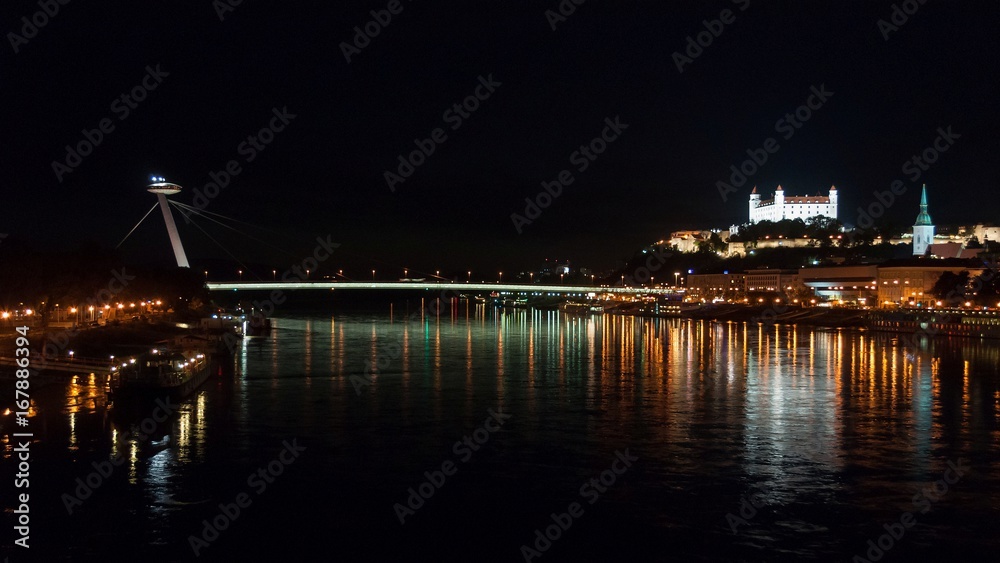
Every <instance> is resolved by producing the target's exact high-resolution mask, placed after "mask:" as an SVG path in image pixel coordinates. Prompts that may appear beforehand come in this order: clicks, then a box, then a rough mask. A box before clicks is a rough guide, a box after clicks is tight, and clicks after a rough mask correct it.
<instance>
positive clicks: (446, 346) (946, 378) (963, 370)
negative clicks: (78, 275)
mask: <svg viewBox="0 0 1000 563" xmlns="http://www.w3.org/2000/svg"><path fill="white" fill-rule="evenodd" d="M426 303H428V302H426V301H425V302H423V303H420V304H419V305H418V304H416V303H414V304H411V305H410V306H409V307H405V306H404V307H396V308H394V309H393V311H392V313H391V314H385V315H360V314H349V315H333V316H330V315H327V316H308V317H303V318H291V317H290V318H281V319H276V320H275V321H274V324H273V326H274V330H273V331H272V334H271V336H270V337H268V338H265V339H262V340H261V341H259V342H255V343H253V344H241V345H240V346H238V348H237V350H236V358H235V363H236V365H237V366H238V369H237V374H236V375H235V376H234V377H231V378H229V379H225V378H223V379H218V378H217V379H212V380H210V381H209V383H206V385H205V386H204V387H203V388H202V389H201V390H199V392H198V393H197V395H195V396H194V397H192V398H190V399H188V400H186V401H184V402H183V403H182V404H181V406H180V408H178V409H177V412H176V413H175V414H173V415H172V416H171V417H169V418H168V419H167V420H166V421H164V422H162V423H160V424H159V425H158V426H157V429H156V432H152V433H151V434H152V435H153V439H156V440H159V439H161V437H162V436H163V435H169V436H170V445H169V447H166V448H163V449H160V450H156V449H150V448H149V446H148V441H145V440H139V439H137V438H136V437H135V435H136V433H137V432H138V431H141V426H142V422H143V420H144V419H145V418H146V417H149V416H150V415H151V412H144V413H138V414H135V415H132V416H131V417H130V418H123V417H118V416H112V415H108V413H107V412H106V410H107V408H106V401H105V399H104V392H105V391H104V387H105V384H106V382H104V381H102V380H101V378H91V377H87V376H80V377H76V378H73V379H72V380H70V381H66V382H64V383H61V384H60V385H61V386H60V387H59V395H58V396H57V397H56V400H55V401H54V404H58V405H59V410H60V412H59V417H58V424H52V425H50V427H51V428H53V429H54V430H52V431H50V432H49V433H48V434H47V435H46V436H45V438H44V439H45V440H46V443H48V444H60V445H61V444H64V445H65V449H66V451H67V452H68V453H67V456H68V457H73V456H75V455H77V454H83V453H90V454H93V455H94V456H95V457H96V458H98V459H99V458H100V456H105V455H112V456H114V455H122V456H123V457H124V458H125V459H126V460H127V469H126V471H127V475H128V483H129V485H130V486H131V487H132V489H130V490H135V491H140V492H141V494H142V495H143V498H144V501H145V502H146V503H147V504H148V505H149V506H152V507H160V508H154V509H152V510H151V511H150V513H149V514H148V515H144V516H142V517H143V518H146V519H147V521H144V522H143V525H144V526H146V527H147V528H148V529H150V530H152V532H151V534H152V535H153V536H155V537H159V536H160V535H161V534H164V533H165V532H164V530H165V529H166V527H167V526H169V525H170V523H171V522H173V520H172V519H174V518H175V516H174V513H175V512H176V511H177V508H176V507H175V506H174V504H173V501H172V500H171V499H177V498H184V497H185V496H187V497H190V496H191V493H190V491H192V490H201V488H202V487H207V486H205V485H203V484H202V482H203V479H204V478H205V475H206V474H208V475H210V476H212V477H214V479H215V480H214V481H212V486H218V487H222V488H223V490H230V491H231V490H233V488H234V487H237V486H241V484H240V483H239V482H235V484H234V482H233V481H232V480H233V478H234V477H233V474H234V471H233V469H232V464H234V463H239V464H241V465H239V467H240V468H241V470H240V471H236V472H235V473H237V474H238V477H241V478H242V477H243V476H244V475H246V472H249V471H252V470H253V469H254V468H256V467H259V466H260V464H261V463H262V462H266V461H268V459H267V458H266V457H264V458H262V454H261V447H262V446H261V445H262V444H264V445H265V446H267V447H270V446H272V445H274V444H277V443H280V441H281V440H283V439H286V438H288V437H291V436H298V437H300V438H301V439H302V441H303V442H304V443H309V444H310V450H309V458H308V459H309V461H306V462H304V463H303V465H302V466H301V467H302V469H300V468H299V467H300V466H296V470H297V471H301V472H302V473H300V475H301V476H302V477H301V480H300V478H296V480H294V481H295V482H294V483H293V482H291V481H292V480H290V481H283V482H282V485H281V486H282V487H287V488H288V490H290V491H291V490H294V491H295V494H292V493H289V494H288V498H289V499H291V500H289V501H288V503H289V506H286V505H281V503H282V502H284V501H283V500H281V499H279V498H278V497H279V496H280V495H275V496H274V497H269V499H268V502H274V503H276V505H279V506H281V508H284V509H286V510H289V511H295V510H302V511H307V510H312V509H313V508H315V507H313V506H311V505H310V504H309V503H310V502H311V500H310V499H311V498H312V497H314V496H320V497H323V495H327V496H325V497H323V498H324V499H325V500H331V499H330V496H329V495H338V494H341V493H340V492H339V490H340V489H339V488H336V491H334V492H329V493H328V492H327V491H331V490H332V488H331V487H330V485H329V480H328V478H329V474H330V473H331V472H332V473H333V474H335V475H336V476H337V477H339V478H341V479H343V480H344V481H343V482H350V483H352V487H351V488H352V489H356V490H358V491H364V497H365V498H363V499H362V498H360V497H359V499H357V501H358V502H357V504H355V505H352V504H350V500H351V499H347V500H346V501H345V500H344V499H343V498H340V497H335V498H337V499H339V500H341V501H344V502H345V503H346V504H345V505H344V509H343V512H344V513H350V514H354V513H358V514H362V515H365V514H367V513H366V512H365V511H367V510H375V509H370V508H367V507H368V506H369V504H366V503H368V502H369V495H371V496H374V497H378V498H395V497H393V495H397V494H398V493H399V492H400V491H403V490H406V487H407V486H409V485H412V482H411V481H412V477H413V475H419V474H420V472H421V471H424V470H425V469H427V468H428V467H430V465H429V464H433V463H440V456H443V455H447V452H448V447H449V446H450V444H451V443H452V441H453V440H454V439H455V438H456V437H457V436H461V435H462V433H463V432H468V431H469V429H471V428H474V427H475V426H476V425H478V424H480V423H481V421H482V416H483V414H484V412H485V410H486V409H487V408H494V409H498V410H501V411H504V412H510V413H516V418H515V419H512V422H511V424H510V425H509V426H505V427H504V430H503V433H502V434H501V435H498V436H497V440H496V442H495V444H494V443H492V442H491V444H494V445H492V446H491V448H492V449H491V450H490V451H491V452H493V453H490V454H484V455H483V456H482V457H481V460H482V461H480V458H477V463H480V464H481V465H477V466H476V468H473V467H472V466H469V467H470V470H469V471H467V473H468V474H469V476H463V478H462V479H465V480H466V481H461V483H465V484H464V485H461V484H459V483H460V481H455V483H456V484H455V486H454V487H455V490H457V489H459V488H461V487H473V485H471V484H470V483H472V482H473V478H472V477H471V475H472V473H473V469H474V470H475V471H483V472H485V471H495V472H496V473H497V474H496V475H490V476H489V478H490V481H489V482H490V486H491V487H493V486H497V487H501V490H502V487H503V486H505V483H506V486H508V487H510V488H509V489H507V490H506V492H508V493H510V496H512V497H518V498H520V497H519V496H518V495H521V496H524V494H523V493H524V489H522V488H520V487H523V486H524V482H525V481H526V480H535V481H537V484H536V485H534V486H535V488H534V489H532V490H533V491H542V492H540V493H539V494H542V495H544V494H549V493H546V492H545V491H569V494H575V491H576V490H577V489H578V488H579V485H580V482H582V481H581V479H584V478H589V477H591V476H592V475H593V472H594V470H595V469H601V468H603V466H604V464H606V459H605V458H606V454H608V453H609V452H613V451H614V450H615V449H618V448H624V447H632V448H634V451H636V452H641V458H642V469H641V470H639V471H637V473H636V475H637V476H636V477H630V479H637V480H638V481H636V482H637V483H640V484H641V486H639V487H638V488H639V489H641V493H635V494H634V495H633V496H631V497H627V498H628V499H629V501H628V503H629V504H628V506H627V508H621V510H622V512H621V513H620V514H619V515H625V516H627V517H634V518H635V519H636V520H641V521H642V522H648V523H649V524H648V525H650V526H653V527H658V528H657V530H654V531H662V530H676V529H681V530H686V531H692V533H693V530H694V528H695V527H696V526H698V527H699V528H698V529H700V530H714V529H715V528H720V527H721V525H722V524H723V522H724V515H725V513H726V512H728V511H730V510H733V509H734V508H737V507H738V502H739V497H740V495H742V494H745V493H746V492H747V491H749V490H750V489H751V487H753V488H756V489H758V490H764V491H766V492H767V498H768V502H769V503H770V504H773V505H775V506H782V507H796V506H799V507H801V506H816V507H820V508H818V509H817V510H820V509H822V511H823V512H824V514H831V515H838V514H849V516H850V517H849V518H845V519H844V520H839V521H837V520H836V519H835V516H829V518H831V519H832V520H831V523H830V526H829V529H828V530H827V532H826V533H827V534H828V536H827V537H826V540H825V541H827V542H828V544H829V545H833V543H834V539H833V538H834V536H836V534H839V533H841V531H840V530H841V528H837V530H833V528H834V527H835V526H834V525H833V524H834V523H835V524H837V526H856V525H857V523H858V522H868V521H869V520H871V519H872V518H870V514H869V513H870V512H877V511H879V510H883V511H889V512H893V511H897V510H898V505H899V503H900V502H907V501H908V499H909V498H910V497H911V496H912V494H913V490H914V487H915V484H917V483H926V482H928V481H933V480H934V479H936V478H938V477H939V475H940V474H941V471H942V464H943V463H944V460H945V458H947V457H952V458H955V457H956V456H957V455H966V456H968V457H971V458H973V459H978V461H977V463H979V464H980V467H982V470H981V471H979V473H978V475H979V477H977V479H978V481H977V489H976V492H977V494H979V495H981V496H983V497H984V498H986V499H989V500H990V501H991V502H992V501H997V500H1000V483H998V477H996V475H997V474H998V473H997V472H996V471H992V469H993V468H994V467H993V466H995V465H996V461H995V460H996V459H1000V456H998V455H997V453H998V443H1000V423H998V420H1000V383H998V382H1000V373H998V369H1000V368H998V365H1000V343H998V342H992V341H977V340H971V339H958V338H956V339H940V340H928V339H924V340H922V341H920V342H918V344H917V345H916V346H914V347H906V346H899V345H893V340H892V337H891V335H884V334H873V333H866V332H858V331H850V330H826V329H806V328H795V327H788V326H757V325H747V324H743V323H708V322H696V321H689V320H676V319H648V318H633V317H624V316H616V315H592V316H573V315H566V314H563V313H561V312H558V311H541V310H520V309H515V310H500V309H494V308H490V307H485V306H483V305H477V304H474V303H464V304H459V305H457V306H452V307H448V306H445V307H444V308H443V309H439V310H437V311H432V312H426V311H425V310H424V308H423V305H424V304H426ZM361 377H363V378H364V379H363V381H365V384H364V385H361V386H360V387H359V386H358V385H356V382H357V381H358V380H357V379H352V378H361ZM103 417H108V418H109V421H108V422H107V423H105V422H103V420H104V418H103ZM314 444H315V445H316V446H314ZM494 455H495V456H496V457H495V458H493V457H491V456H494ZM428 458H431V459H428ZM595 459H596V460H598V461H596V462H595V461H594V460H595ZM414 460H416V461H414ZM990 460H993V461H990ZM595 463H596V464H597V465H595ZM307 464H314V465H312V466H310V465H307ZM491 464H492V465H491ZM991 464H992V465H991ZM305 467H309V468H310V469H309V470H308V471H307V470H306V469H304V468H305ZM463 471H466V470H465V469H464V468H463ZM859 474H860V475H863V478H859V477H858V475H859ZM463 475H465V473H463ZM494 479H495V480H494ZM504 479H506V480H507V481H505V480H504ZM509 483H514V484H516V486H514V485H511V484H509ZM449 486H451V485H449ZM227 487H228V489H226V488H227ZM621 490H622V491H626V490H627V489H626V486H625V485H623V488H622V489H621ZM358 494H359V495H361V493H358ZM483 494H486V493H483ZM551 494H552V495H553V498H550V499H544V500H545V501H546V503H545V508H544V509H543V511H542V512H541V513H542V514H543V515H544V514H545V512H544V510H549V509H550V508H551V507H552V506H556V507H558V506H565V501H566V499H565V498H564V497H559V498H556V497H557V496H558V494H561V493H551ZM618 494H619V493H615V494H613V495H609V498H608V500H607V501H605V500H602V501H601V502H602V505H601V509H600V510H601V511H607V512H608V513H614V511H615V510H617V509H618V508H620V507H618V508H616V506H615V502H616V501H615V498H622V497H616V495H618ZM620 494H621V495H623V497H624V495H625V493H624V492H623V493H620ZM959 494H960V493H954V495H955V496H953V497H949V498H959V496H958V495H959ZM202 496H204V495H202ZM282 498H284V497H282ZM219 500H220V501H221V500H227V499H224V498H220V499H219ZM317 502H318V501H317ZM435 502H437V504H438V505H444V503H445V502H446V501H444V500H440V501H439V500H438V499H435ZM621 502H625V501H621ZM838 503H839V504H838ZM664 506H671V507H673V506H676V507H678V508H677V509H672V510H665V509H664V508H663V507H664ZM846 506H851V507H862V508H851V509H850V510H848V509H847V508H845V507H846ZM383 508H384V507H383ZM439 509H440V510H443V509H442V508H441V507H440V506H437V505H436V506H435V508H434V510H439ZM838 510H839V511H840V512H837V511H838ZM384 512H385V511H382V512H380V513H379V515H378V516H372V517H371V519H369V520H363V519H362V521H363V522H364V523H365V524H372V523H373V522H374V523H375V525H379V524H378V522H382V520H379V518H381V519H384V517H385V514H384ZM316 513H317V514H319V513H321V512H316ZM275 514H276V515H275V516H274V521H273V522H271V523H272V524H273V525H274V526H276V527H279V528H280V526H281V525H282V524H281V521H280V518H281V517H282V512H281V510H276V511H275ZM435 514H439V513H435ZM598 514H599V512H598V511H594V516H593V518H595V519H598V518H600V516H598ZM703 514H704V515H705V516H701V515H703ZM968 514H969V515H968V516H967V518H968V519H970V521H972V519H975V518H981V517H984V513H977V512H975V511H969V512H968ZM889 516H894V517H895V516H898V512H897V513H896V514H895V515H893V514H890V515H889ZM352 517H353V516H352ZM441 517H447V516H446V515H445V516H441ZM880 517H881V516H880ZM176 518H180V517H179V516H177V517H176ZM254 518H261V519H263V520H262V521H264V520H266V519H267V518H269V516H267V515H255V516H254ZM360 518H363V516H362V517H360ZM463 518H464V517H463ZM782 518H783V520H782V525H781V526H783V527H781V526H779V527H772V528H768V529H767V533H766V534H761V535H759V536H754V537H753V541H756V542H759V544H760V545H771V546H772V547H773V545H775V542H780V541H799V540H795V539H791V538H795V537H799V536H794V535H793V532H794V533H798V532H799V531H801V529H804V528H807V527H808V526H807V524H809V523H808V522H805V517H803V516H802V515H801V513H799V512H794V511H791V509H789V511H786V512H784V513H782ZM699 519H701V520H699ZM187 522H188V521H186V520H183V519H181V520H179V521H178V522H173V523H174V524H176V525H177V526H178V529H180V530H181V532H179V533H181V534H187V533H190V530H189V529H188V528H185V527H184V525H185V524H186V523H187ZM268 522H270V521H268ZM325 522H326V521H323V522H321V523H325ZM477 522H479V521H477ZM479 523H482V522H479ZM393 524H395V522H393ZM761 527H762V528H763V526H761ZM393 530H394V531H392V532H391V533H396V532H395V530H396V528H393ZM831 530H833V531H831ZM464 531H465V532H469V530H464ZM723 532H725V533H726V534H729V533H730V532H729V531H728V530H726V529H723ZM470 533H471V532H470ZM746 533H747V536H743V537H748V536H749V535H750V534H751V532H749V531H748V532H746ZM783 534H785V535H783ZM185 537H186V536H184V535H182V536H181V537H180V540H179V542H178V543H180V544H184V538H185ZM470 537H471V536H470ZM174 539H175V540H177V538H174ZM518 541H520V540H518ZM817 541H820V540H817ZM908 541H909V540H908ZM912 541H913V542H914V543H916V542H917V541H918V540H916V539H914V540H912ZM515 543H516V542H515ZM860 544H861V545H864V539H862V540H861V542H860ZM828 547H829V546H828ZM687 555H691V553H688V554H687ZM844 555H846V553H844ZM842 559H845V560H846V559H850V557H849V556H845V557H842Z"/></svg>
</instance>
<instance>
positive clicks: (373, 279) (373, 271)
mask: <svg viewBox="0 0 1000 563" xmlns="http://www.w3.org/2000/svg"><path fill="white" fill-rule="evenodd" d="M372 281H375V270H372Z"/></svg>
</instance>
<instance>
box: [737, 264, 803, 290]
mask: <svg viewBox="0 0 1000 563" xmlns="http://www.w3.org/2000/svg"><path fill="white" fill-rule="evenodd" d="M746 276H747V277H746V291H747V293H782V292H785V291H791V290H793V289H794V288H795V287H796V286H797V285H798V283H799V271H798V270H779V269H775V268H762V269H759V270H747V273H746Z"/></svg>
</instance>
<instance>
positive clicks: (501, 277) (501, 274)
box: [497, 272, 503, 283]
mask: <svg viewBox="0 0 1000 563" xmlns="http://www.w3.org/2000/svg"><path fill="white" fill-rule="evenodd" d="M497 283H503V272H500V281H499V282H497Z"/></svg>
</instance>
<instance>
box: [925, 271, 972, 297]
mask: <svg viewBox="0 0 1000 563" xmlns="http://www.w3.org/2000/svg"><path fill="white" fill-rule="evenodd" d="M968 287H969V272H968V270H962V271H961V272H958V273H957V274H956V273H955V272H944V273H943V274H941V276H940V277H939V278H938V280H937V281H936V282H935V283H934V287H932V288H931V291H930V292H931V294H932V295H933V296H934V297H937V298H938V299H940V300H941V301H944V302H945V304H947V305H949V306H955V305H960V304H961V303H963V302H965V292H966V289H967V288H968Z"/></svg>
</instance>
